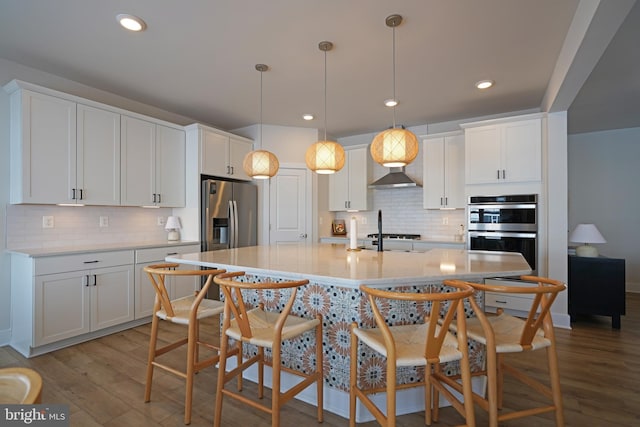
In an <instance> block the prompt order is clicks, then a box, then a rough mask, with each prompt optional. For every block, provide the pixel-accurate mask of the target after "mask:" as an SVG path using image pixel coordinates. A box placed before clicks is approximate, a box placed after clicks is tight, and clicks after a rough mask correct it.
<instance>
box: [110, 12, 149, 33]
mask: <svg viewBox="0 0 640 427" xmlns="http://www.w3.org/2000/svg"><path fill="white" fill-rule="evenodd" d="M116 19H117V20H118V22H119V23H120V25H122V26H123V27H124V28H126V29H127V30H129V31H144V30H145V29H146V28H147V24H146V23H145V22H144V21H143V20H142V19H140V18H138V17H137V16H133V15H128V14H126V13H120V14H118V15H116Z"/></svg>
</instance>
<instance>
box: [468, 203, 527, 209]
mask: <svg viewBox="0 0 640 427" xmlns="http://www.w3.org/2000/svg"><path fill="white" fill-rule="evenodd" d="M469 208H470V209H536V208H537V204H535V203H511V204H508V203H507V204H505V203H501V204H497V203H496V204H487V203H479V204H474V203H469Z"/></svg>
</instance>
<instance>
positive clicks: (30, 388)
mask: <svg viewBox="0 0 640 427" xmlns="http://www.w3.org/2000/svg"><path fill="white" fill-rule="evenodd" d="M41 392H42V377H40V374H38V373H37V372H36V371H34V370H33V369H29V368H4V369H0V403H6V404H31V403H39V402H40V394H41Z"/></svg>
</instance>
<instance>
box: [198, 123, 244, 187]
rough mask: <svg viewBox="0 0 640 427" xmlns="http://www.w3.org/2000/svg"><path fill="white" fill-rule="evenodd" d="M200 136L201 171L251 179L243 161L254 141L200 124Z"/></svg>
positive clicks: (206, 173) (208, 173)
mask: <svg viewBox="0 0 640 427" xmlns="http://www.w3.org/2000/svg"><path fill="white" fill-rule="evenodd" d="M198 134H199V138H200V152H201V156H200V173H202V174H204V175H212V176H218V177H222V178H233V179H241V180H245V181H250V180H251V178H250V177H249V176H248V175H247V174H246V173H244V169H242V162H243V161H244V157H245V156H246V155H247V153H249V152H250V151H251V150H252V149H253V142H252V141H251V140H248V139H244V138H241V137H238V136H232V135H228V134H226V133H221V132H220V131H217V130H215V129H210V128H207V127H204V126H199V125H198Z"/></svg>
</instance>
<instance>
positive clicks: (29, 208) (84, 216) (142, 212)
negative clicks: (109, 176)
mask: <svg viewBox="0 0 640 427" xmlns="http://www.w3.org/2000/svg"><path fill="white" fill-rule="evenodd" d="M169 215H171V209H169V208H160V209H146V208H139V207H130V208H129V207H109V206H81V207H68V206H49V205H8V206H7V219H6V227H7V230H6V234H5V235H6V239H7V241H6V247H7V248H8V249H35V248H51V247H62V246H82V245H95V244H102V243H104V244H109V243H118V242H150V241H159V240H165V239H166V238H167V232H166V231H165V230H164V226H163V225H158V217H161V218H162V219H163V220H164V221H166V218H167V217H168V216H169ZM45 216H46V217H53V228H44V227H43V217H45ZM100 217H106V221H105V222H106V223H107V224H108V226H106V227H100Z"/></svg>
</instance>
